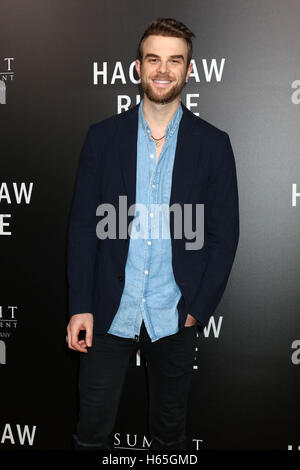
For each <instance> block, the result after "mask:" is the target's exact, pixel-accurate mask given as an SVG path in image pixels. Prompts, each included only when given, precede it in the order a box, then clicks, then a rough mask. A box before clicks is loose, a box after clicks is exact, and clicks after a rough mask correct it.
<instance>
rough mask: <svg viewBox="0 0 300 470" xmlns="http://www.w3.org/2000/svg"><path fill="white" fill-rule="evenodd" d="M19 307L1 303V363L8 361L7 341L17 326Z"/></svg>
mask: <svg viewBox="0 0 300 470" xmlns="http://www.w3.org/2000/svg"><path fill="white" fill-rule="evenodd" d="M17 308H18V307H16V306H15V305H14V306H11V305H9V306H7V307H3V306H2V305H0V338H1V339H0V364H2V365H5V364H6V363H7V341H4V340H8V339H10V338H11V335H12V334H13V332H14V331H15V330H16V328H17V324H18V320H17V318H16V310H17Z"/></svg>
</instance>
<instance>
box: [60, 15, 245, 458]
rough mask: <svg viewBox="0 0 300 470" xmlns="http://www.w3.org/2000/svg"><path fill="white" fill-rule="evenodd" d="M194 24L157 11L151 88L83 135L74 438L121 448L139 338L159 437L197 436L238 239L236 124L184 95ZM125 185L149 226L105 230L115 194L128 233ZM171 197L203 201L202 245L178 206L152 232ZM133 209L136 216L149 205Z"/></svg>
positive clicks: (155, 442) (155, 444) (175, 442)
mask: <svg viewBox="0 0 300 470" xmlns="http://www.w3.org/2000/svg"><path fill="white" fill-rule="evenodd" d="M193 36H194V34H193V33H192V32H191V31H190V30H189V29H188V28H187V27H186V26H185V25H184V24H183V23H180V22H178V21H176V20H174V19H170V18H158V19H157V20H156V21H154V22H153V23H152V24H151V25H150V26H149V27H148V28H147V30H146V31H145V33H144V35H143V36H142V38H141V40H140V44H139V56H138V57H139V58H138V59H137V60H136V70H137V73H138V75H139V77H140V78H141V86H142V90H143V92H144V96H143V99H142V100H141V102H140V104H139V105H137V106H134V107H133V108H131V109H130V110H128V111H126V112H124V113H121V114H119V115H115V116H112V117H111V118H108V119H106V120H104V121H102V122H100V123H96V124H93V125H92V126H91V127H90V129H89V131H88V134H87V137H86V140H85V143H84V146H83V150H82V156H81V160H80V166H79V170H78V177H77V184H76V190H75V197H74V201H73V205H72V211H71V217H70V227H69V233H68V280H69V300H70V312H69V313H70V317H71V318H70V321H69V324H68V326H67V333H68V336H67V341H68V346H69V348H70V349H73V350H76V351H79V352H80V353H81V354H80V374H79V395H80V404H79V420H78V424H77V432H76V434H74V436H73V437H74V444H75V449H109V448H112V442H111V433H112V430H113V427H114V423H115V419H116V415H117V411H118V405H119V401H120V397H121V391H122V386H123V383H124V380H125V377H126V371H127V368H128V364H129V362H130V359H131V358H132V356H133V355H134V354H136V352H137V350H138V349H140V350H141V352H142V353H143V354H144V355H145V358H146V362H147V372H148V377H149V430H150V434H151V437H152V443H151V448H153V449H186V448H187V434H186V429H185V419H186V410H187V401H188V396H189V392H190V387H191V378H192V370H193V367H192V365H193V356H194V346H195V339H196V332H197V325H199V326H202V327H203V326H204V325H206V324H207V322H208V319H209V317H210V316H211V315H212V314H213V313H214V310H215V308H216V306H217V305H218V303H219V301H220V299H221V297H222V295H223V292H224V290H225V287H226V284H227V280H228V277H229V274H230V271H231V267H232V264H233V261H234V257H235V252H236V248H237V244H238V239H239V214H238V191H237V179H236V169H235V160H234V156H233V152H232V148H231V144H230V139H229V136H228V134H227V133H226V132H223V131H222V130H219V129H217V128H216V127H214V126H213V125H212V124H210V123H208V122H206V121H204V120H202V119H201V118H199V117H196V116H195V115H194V114H193V113H192V112H190V111H189V110H188V109H187V108H186V107H185V106H184V105H183V103H182V102H181V100H180V94H181V92H182V89H183V88H184V86H185V84H186V82H187V81H188V78H189V75H190V73H191V71H192V64H191V57H192V37H193ZM121 195H122V196H123V197H124V196H126V197H127V201H128V206H129V207H130V206H131V205H134V204H136V206H135V207H139V208H142V209H143V208H146V209H147V215H146V217H144V218H142V219H141V220H140V221H139V224H138V225H139V230H136V232H135V234H139V236H135V237H133V236H131V234H132V233H133V232H134V230H133V227H134V228H137V227H136V226H134V225H131V230H129V233H130V237H128V236H125V237H124V236H123V237H120V236H119V237H118V236H117V237H106V238H105V236H103V230H102V229H103V225H101V223H99V224H98V222H99V215H102V216H103V215H104V212H103V209H101V210H100V209H99V206H101V205H102V204H105V203H106V204H110V205H113V207H114V208H115V209H116V213H117V216H116V222H115V223H116V227H117V229H119V230H117V231H116V233H120V228H122V227H121V226H122V225H123V222H121V221H120V220H121V218H122V217H123V212H124V210H123V209H124V208H123V209H120V207H119V208H118V204H119V202H120V199H119V196H121ZM164 204H167V205H168V207H170V208H171V206H172V205H173V204H174V205H177V206H178V207H179V208H180V209H181V208H182V209H183V212H184V210H185V205H187V204H189V205H192V206H193V207H195V206H196V205H197V204H203V205H204V243H203V246H201V247H200V248H198V249H188V248H187V239H190V237H188V236H187V234H186V233H185V232H184V233H182V236H181V237H176V236H175V234H174V226H173V224H172V223H171V222H170V220H169V219H168V217H163V222H162V225H163V227H164V229H167V232H168V235H169V236H168V237H163V236H161V233H160V234H159V237H152V236H151V235H152V233H153V232H152V231H151V234H150V230H149V226H151V230H152V228H153V226H152V225H151V223H152V221H153V218H154V217H153V216H154V215H155V214H154V209H153V208H156V207H157V206H160V207H161V206H162V205H164ZM105 207H106V209H107V207H108V206H105ZM97 208H98V210H97ZM96 210H97V214H96ZM122 211H123V212H122ZM121 212H122V213H121ZM141 212H143V211H142V210H141ZM128 213H129V218H131V223H132V222H134V221H136V220H137V218H136V217H137V216H138V215H140V212H139V210H138V209H137V210H136V211H133V212H128ZM97 216H98V217H97ZM174 217H175V216H174ZM170 218H171V211H170ZM189 218H190V216H189ZM101 220H102V222H103V220H105V219H101ZM109 220H110V223H111V219H109ZM177 220H178V219H177ZM189 222H191V221H190V220H189ZM97 224H98V225H97ZM112 225H113V226H114V224H112ZM179 225H180V226H181V228H182V226H183V222H182V221H181V222H180V223H179ZM196 225H197V222H196ZM156 228H157V227H156ZM160 228H161V225H160ZM177 228H178V227H177ZM98 235H99V236H98ZM81 330H83V331H85V339H81V340H79V332H80V331H81Z"/></svg>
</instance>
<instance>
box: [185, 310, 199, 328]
mask: <svg viewBox="0 0 300 470" xmlns="http://www.w3.org/2000/svg"><path fill="white" fill-rule="evenodd" d="M196 323H197V320H196V318H195V317H193V316H192V315H190V314H189V313H188V314H187V317H186V322H185V325H184V326H193V325H196Z"/></svg>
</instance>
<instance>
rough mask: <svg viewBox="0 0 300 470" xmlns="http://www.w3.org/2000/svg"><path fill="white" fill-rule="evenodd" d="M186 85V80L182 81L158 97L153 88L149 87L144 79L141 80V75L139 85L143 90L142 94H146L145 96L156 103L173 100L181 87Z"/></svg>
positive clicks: (180, 90)
mask: <svg viewBox="0 0 300 470" xmlns="http://www.w3.org/2000/svg"><path fill="white" fill-rule="evenodd" d="M185 85H186V81H185V80H184V81H182V82H181V83H179V84H177V85H176V87H175V88H174V87H173V88H171V89H170V90H169V91H168V93H166V94H164V95H163V96H162V97H160V96H159V95H158V94H156V93H155V92H153V89H152V88H151V85H149V84H148V83H147V82H145V80H143V78H142V76H141V87H142V90H143V92H144V94H145V95H146V96H147V98H148V99H149V100H150V101H152V102H153V103H157V104H167V103H171V102H172V101H174V100H175V99H176V98H177V96H179V95H180V94H181V92H182V90H183V88H184V87H185Z"/></svg>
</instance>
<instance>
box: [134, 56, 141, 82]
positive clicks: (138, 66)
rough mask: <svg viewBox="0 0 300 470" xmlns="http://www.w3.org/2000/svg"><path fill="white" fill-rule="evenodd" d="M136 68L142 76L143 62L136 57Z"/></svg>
mask: <svg viewBox="0 0 300 470" xmlns="http://www.w3.org/2000/svg"><path fill="white" fill-rule="evenodd" d="M135 69H136V71H137V73H138V76H139V77H140V78H141V62H140V61H139V59H136V61H135Z"/></svg>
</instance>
